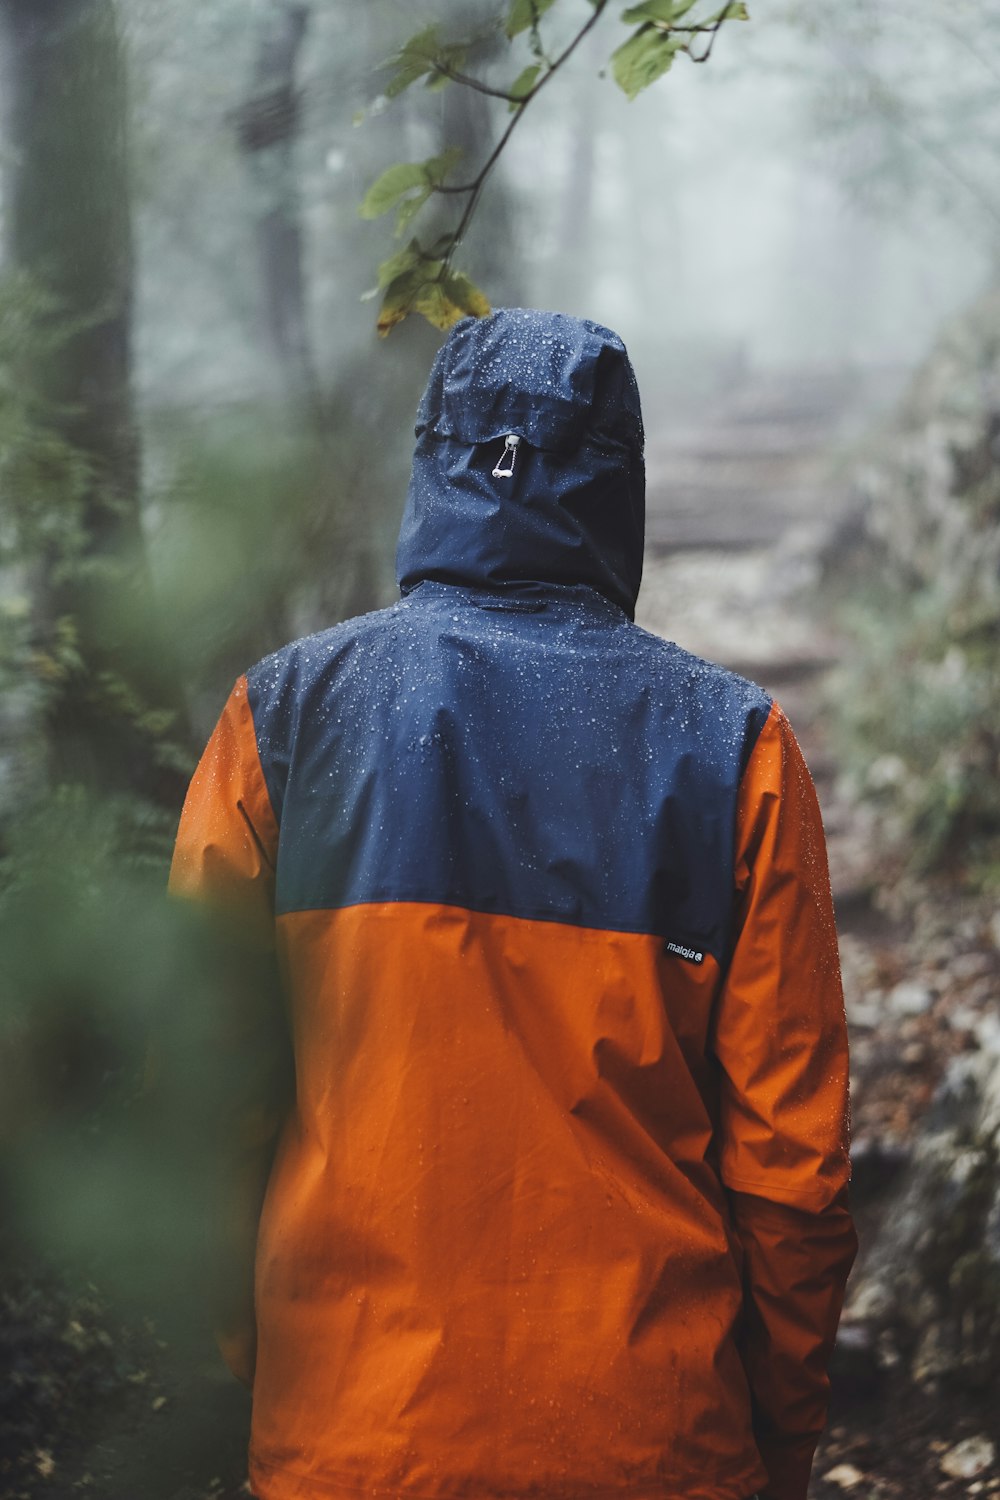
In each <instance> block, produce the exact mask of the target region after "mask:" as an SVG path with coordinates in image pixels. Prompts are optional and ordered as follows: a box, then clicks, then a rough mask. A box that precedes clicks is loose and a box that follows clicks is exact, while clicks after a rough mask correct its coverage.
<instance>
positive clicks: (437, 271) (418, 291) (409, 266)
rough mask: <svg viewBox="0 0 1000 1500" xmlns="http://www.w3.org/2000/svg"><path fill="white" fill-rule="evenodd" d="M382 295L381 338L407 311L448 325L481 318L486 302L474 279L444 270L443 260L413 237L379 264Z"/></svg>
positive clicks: (484, 315)
mask: <svg viewBox="0 0 1000 1500" xmlns="http://www.w3.org/2000/svg"><path fill="white" fill-rule="evenodd" d="M379 283H380V285H382V286H384V288H385V296H384V297H383V299H382V306H381V308H380V309H379V315H378V333H379V337H380V338H385V336H386V334H388V333H390V332H391V330H392V329H393V328H395V326H396V324H397V323H401V322H402V321H403V319H404V318H406V317H408V316H409V314H410V313H412V312H416V313H420V314H421V315H422V316H423V317H425V318H426V319H427V321H428V323H432V324H433V325H434V327H435V328H441V329H444V328H450V327H451V326H452V324H453V323H457V322H458V320H459V319H460V318H468V317H473V318H484V317H486V315H487V314H488V313H489V311H490V304H489V302H488V301H487V299H486V297H485V296H484V295H483V293H482V292H481V291H480V289H479V287H477V286H476V285H475V283H474V282H472V281H470V280H469V278H468V276H465V275H463V274H462V273H461V272H459V271H452V272H450V273H448V274H447V275H445V274H444V263H443V261H441V260H436V259H434V258H433V257H432V256H431V255H429V254H427V253H426V252H425V251H423V250H422V249H421V247H420V245H419V244H418V243H417V241H416V240H411V241H410V243H409V245H408V246H407V247H406V249H405V250H401V251H400V253H399V254H398V255H394V256H393V257H392V258H391V260H387V261H386V262H385V264H384V265H382V266H380V267H379Z"/></svg>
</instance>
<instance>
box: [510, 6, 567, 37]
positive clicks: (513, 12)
mask: <svg viewBox="0 0 1000 1500" xmlns="http://www.w3.org/2000/svg"><path fill="white" fill-rule="evenodd" d="M555 3H556V0H511V7H510V12H509V13H508V16H507V24H506V26H505V27H504V30H505V31H506V33H507V39H508V41H513V39H514V37H516V36H520V34H521V32H522V31H528V30H529V29H534V28H535V27H537V25H538V23H539V21H540V20H541V18H542V16H544V14H545V12H546V11H547V10H551V9H552V7H553V5H555Z"/></svg>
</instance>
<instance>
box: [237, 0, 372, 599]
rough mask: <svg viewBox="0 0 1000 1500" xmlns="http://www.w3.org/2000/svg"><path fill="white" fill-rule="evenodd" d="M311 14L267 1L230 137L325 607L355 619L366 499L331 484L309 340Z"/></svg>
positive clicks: (327, 421) (364, 573)
mask: <svg viewBox="0 0 1000 1500" xmlns="http://www.w3.org/2000/svg"><path fill="white" fill-rule="evenodd" d="M311 9H312V7H311V5H309V4H307V3H304V0H265V3H264V5H263V7H262V11H261V15H260V19H259V21H258V29H257V51H256V57H255V60H254V69H253V76H252V78H251V81H250V88H249V92H248V94H247V98H246V100H245V102H244V104H243V106H242V108H241V109H240V110H239V112H238V116H237V129H238V133H239V142H240V147H241V149H242V150H243V152H244V153H245V155H246V158H247V162H248V166H249V170H250V178H251V183H252V186H253V192H254V200H255V208H254V232H255V235H256V239H257V259H258V265H259V267H260V294H261V305H262V312H263V322H264V327H265V330H266V335H267V342H268V347H269V349H270V353H271V356H272V358H273V359H274V362H275V366H276V368H277V370H278V372H280V396H281V399H282V400H283V401H284V402H285V403H286V405H287V406H288V409H289V411H290V413H291V415H292V419H293V421H294V422H295V423H296V425H297V426H298V428H299V430H300V433H301V438H302V441H303V443H305V444H306V445H307V446H308V447H309V448H310V449H311V451H312V454H313V457H314V459H315V464H316V477H315V481H314V485H313V488H314V490H315V501H314V504H315V507H316V511H317V514H316V517H315V525H316V527H317V530H318V531H320V532H322V531H324V530H326V529H327V527H326V522H325V518H326V515H327V513H334V514H335V515H336V531H337V539H336V548H335V555H336V558H337V567H336V575H337V576H336V579H335V581H334V582H335V587H334V588H333V590H332V593H333V596H334V598H333V601H332V608H333V611H334V613H335V614H337V615H340V616H347V615H353V614H362V613H364V611H365V610H368V609H371V608H373V607H374V605H375V603H376V602H377V600H376V593H377V589H376V584H375V570H374V566H373V547H374V545H375V543H374V541H373V538H372V536H371V528H372V516H371V508H370V505H369V504H368V497H367V494H366V493H364V492H356V491H355V490H354V489H353V488H352V487H351V486H345V485H342V484H340V483H339V482H338V479H337V478H335V476H336V475H337V465H336V463H335V453H334V451H333V450H334V445H333V438H332V428H331V412H330V411H329V410H328V402H327V401H326V400H325V399H324V395H323V392H322V390H321V388H320V382H319V378H318V375H317V372H316V360H315V355H314V351H313V345H312V340H311V338H310V334H309V310H308V285H307V280H306V273H305V266H304V254H305V235H304V232H303V228H302V207H301V195H300V191H299V181H298V170H297V162H296V149H295V147H296V141H297V138H298V134H299V127H300V105H301V90H300V86H299V83H298V79H297V73H298V69H299V64H300V60H301V54H302V47H303V44H304V42H305V39H306V33H307V30H308V27H309V21H310V14H311ZM350 20H351V18H350V17H349V16H348V15H347V14H345V15H344V24H345V25H347V24H350ZM334 485H336V488H334V487H333V486H334ZM326 592H328V590H324V593H326ZM316 623H320V622H316Z"/></svg>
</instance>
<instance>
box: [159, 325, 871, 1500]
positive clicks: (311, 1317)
mask: <svg viewBox="0 0 1000 1500" xmlns="http://www.w3.org/2000/svg"><path fill="white" fill-rule="evenodd" d="M416 435H417V443H416V451H415V456H414V461H413V472H412V480H411V483H410V488H409V494H408V499H407V504H406V510H405V515H404V518H403V523H402V531H401V535H400V540H399V548H398V557H397V561H398V578H399V585H400V589H401V598H400V600H399V602H398V603H396V604H394V605H393V606H392V607H390V608H387V609H383V610H379V611H376V612H374V613H372V614H368V615H365V616H363V617H361V618H356V619H351V620H347V621H345V622H344V623H342V624H339V625H336V626H335V627H334V628H332V629H330V630H326V631H323V632H321V633H320V634H317V635H313V636H310V637H309V638H307V639H305V640H300V641H297V642H295V643H293V644H292V645H289V646H286V647H285V648H284V649H283V650H279V651H277V652H276V653H275V654H274V655H272V656H269V657H267V658H266V659H265V660H264V661H262V662H261V663H259V664H258V665H257V666H255V667H254V668H253V669H252V670H251V671H249V672H248V673H247V674H246V676H245V677H243V678H241V679H240V680H239V681H238V682H237V684H236V686H235V688H234V689H233V692H232V694H231V696H230V698H229V700H228V702H227V704H226V706H225V708H224V709H223V712H222V717H221V719H220V720H219V723H218V726H217V728H216V729H215V732H214V734H213V735H212V738H211V740H210V742H209V745H208V748H207V749H206V751H205V754H204V757H203V759H202V761H201V763H200V765H199V767H198V770H197V772H196V774H195V777H194V780H193V782H192V784H191V788H190V791H189V794H188V797H187V800H186V803H185V806H184V811H183V816H182V819H181V825H180V831H179V834H178V839H177V846H176V853H175V858H174V863H173V870H172V884H173V888H174V889H175V890H176V891H178V892H180V893H182V894H186V895H189V896H193V897H196V898H198V899H201V900H208V901H214V902H216V903H217V904H222V905H226V906H228V907H230V908H233V907H235V908H237V909H238V910H239V912H240V913H241V920H242V921H244V923H245V924H247V925H248V926H249V927H252V928H253V929H254V930H255V931H256V932H257V934H258V935H259V941H260V942H262V943H268V944H273V945H274V948H275V950H276V952H277V955H278V958H279V961H280V966H281V972H282V975H283V984H284V993H285V996H286V1004H287V1010H288V1018H289V1026H290V1031H291V1036H292V1040H293V1044H294V1063H295V1081H294V1098H293V1100H292V1102H291V1104H290V1106H289V1108H288V1110H287V1112H286V1113H285V1114H284V1116H283V1117H281V1118H275V1119H274V1120H273V1121H272V1126H273V1133H274V1135H275V1138H276V1146H274V1148H273V1164H270V1165H269V1175H268V1177H267V1186H266V1196H265V1198H264V1201H263V1207H262V1209H261V1211H260V1217H259V1225H257V1224H256V1223H254V1224H253V1226H252V1227H253V1231H254V1232H255V1233H256V1249H255V1264H254V1281H255V1284H254V1292H253V1298H252V1305H251V1301H250V1298H249V1296H248V1297H247V1298H246V1303H247V1305H246V1307H245V1308H244V1309H243V1314H242V1316H241V1317H236V1316H235V1314H234V1315H233V1316H231V1318H230V1320H229V1323H228V1325H227V1326H226V1327H224V1328H222V1329H221V1331H220V1342H221V1344H222V1347H223V1349H224V1352H225V1353H226V1355H227V1357H228V1359H229V1361H230V1364H231V1366H232V1368H233V1369H234V1371H235V1372H236V1373H237V1374H238V1375H240V1376H241V1377H242V1378H243V1379H244V1380H245V1381H246V1382H247V1383H248V1384H251V1385H252V1390H253V1406H252V1424H251V1439H250V1477H251V1484H252V1487H253V1490H254V1492H255V1494H257V1495H258V1496H260V1497H262V1500H307V1497H308V1500H313V1497H315V1500H320V1497H327V1500H328V1497H331V1496H332V1497H340V1496H343V1497H345V1500H346V1497H348V1496H353V1495H361V1494H364V1495H366V1496H374V1497H389V1496H392V1497H393V1500H406V1497H413V1500H417V1497H420V1500H458V1497H463V1496H468V1497H470V1500H473V1497H474V1500H494V1497H495V1500H500V1497H504V1500H520V1497H524V1500H527V1497H529V1496H539V1495H544V1496H546V1497H547V1500H584V1497H594V1500H612V1497H617V1496H622V1497H629V1500H653V1497H656V1500H682V1497H683V1500H747V1497H748V1496H750V1495H752V1494H753V1493H754V1492H757V1493H758V1494H759V1495H760V1496H761V1497H762V1500H804V1497H805V1495H806V1488H807V1484H808V1478H809V1473H810V1467H811V1463H812V1458H813V1452H814V1448H815V1445H816V1442H817V1438H818V1436H819V1434H820V1432H821V1430H822V1428H823V1425H824V1420H825V1410H826V1405H827V1396H828V1383H827V1373H826V1372H827V1364H828V1359H829V1356H830V1352H831V1346H832V1343H833V1339H834V1334H835V1329H836V1325H837V1321H838V1317H839V1310H840V1305H841V1300H842V1295H843V1289H844V1283H845V1280H846V1277H847V1273H848V1270H849V1268H850V1265H851V1262H852V1258H853V1256H854V1253H855V1245H856V1241H855V1236H854V1230H853V1227H852V1222H851V1216H850V1212H849V1207H848V1202H847V1182H848V1175H849V1166H848V1140H847V1130H848V1124H847V1121H848V1096H847V1082H848V1072H847V1047H846V1032H845V1021H844V1009H843V1000H842V995H841V988H840V980H839V967H838V957H837V943H836V935H835V930H834V919H833V912H832V903H831V896H830V887H829V879H828V875H827V864H826V855H825V848H824V840H823V832H822V827H821V823H820V816H819V811H818V808H817V803H816V797H815V793H814V790H813V786H812V783H811V781H810V778H809V774H808V772H807V770H806V768H805V765H804V763H803V760H802V756H801V753H800V751H799V748H798V746H797V744H796V740H795V738H794V736H793V733H792V731H791V729H790V728H789V725H788V721H787V720H786V718H785V717H784V715H783V714H782V712H781V710H780V708H779V707H778V705H777V704H776V703H774V702H772V701H771V700H770V698H769V697H768V696H767V695H766V694H765V693H764V692H763V691H762V690H761V689H760V688H759V687H756V686H754V685H753V684H752V683H750V682H747V681H745V680H744V679H742V678H740V677H737V676H735V675H733V674H732V673H730V672H728V671H725V670H723V669H722V668H721V667H718V666H713V665H710V664H708V663H706V662H704V661H700V660H698V659H696V658H695V657H693V656H691V655H689V654H688V653H687V652H685V651H684V650H682V649H680V648H679V647H678V646H677V645H674V644H671V643H670V642H668V641H665V640H661V639H659V638H657V637H654V636H652V635H649V634H647V633H646V632H645V631H643V630H642V629H640V628H638V627H637V626H636V625H635V624H634V623H633V613H634V608H635V602H636V595H637V592H638V588H639V580H640V574H641V568H642V551H643V526H644V468H643V429H642V420H641V415H640V406H639V397H638V392H637V389H636V384H635V379H634V375H633V372H632V368H631V365H630V363H629V360H628V356H627V354H626V351H625V348H624V346H623V345H622V343H621V341H620V340H619V339H618V337H617V336H616V335H615V334H614V333H612V332H610V331H609V330H608V329H606V328H603V327H600V326H599V325H598V324H596V323H593V322H589V321H587V320H579V319H576V318H571V317H566V316H562V315H559V314H552V313H542V312H535V311H527V310H523V309H520V310H519V309H504V310H501V311H497V312H495V313H493V314H492V315H491V316H489V317H486V318H484V319H482V320H479V321H477V320H473V319H466V320H464V321H462V322H460V323H458V324H457V325H456V326H455V327H454V328H453V329H452V331H451V333H450V335H449V336H448V338H447V340H446V342H445V343H444V345H443V347H442V348H441V350H440V352H439V354H438V356H437V358H436V360H435V362H434V366H433V369H432V372H431V376H430V381H429V384H428V387H427V390H426V392H425V394H424V397H423V400H422V402H421V404H420V408H419V413H418V419H417V426H416ZM255 1118H256V1124H255V1126H254V1129H253V1131H252V1137H253V1139H252V1146H253V1149H254V1150H257V1151H258V1152H259V1153H261V1159H262V1160H263V1159H264V1158H265V1156H266V1154H267V1151H268V1150H269V1149H270V1147H269V1144H268V1136H269V1130H268V1129H266V1128H262V1126H261V1120H262V1119H264V1118H265V1116H263V1115H261V1114H260V1113H259V1112H258V1115H257V1116H256V1117H255ZM239 1279H240V1278H239V1276H238V1275H237V1276H234V1283H235V1284H238V1283H239Z"/></svg>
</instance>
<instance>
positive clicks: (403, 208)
mask: <svg viewBox="0 0 1000 1500" xmlns="http://www.w3.org/2000/svg"><path fill="white" fill-rule="evenodd" d="M432 191H433V189H431V188H429V187H425V188H421V190H420V192H419V193H414V194H413V195H412V197H410V198H404V199H403V201H402V203H401V204H400V205H399V212H398V213H397V214H396V237H397V239H398V238H399V236H400V235H402V234H404V233H405V231H406V229H407V228H408V227H409V225H410V224H412V222H413V220H414V219H415V218H416V216H417V214H418V213H419V212H420V210H421V209H422V208H423V206H424V204H425V203H426V202H427V200H428V198H429V197H430V195H431V192H432Z"/></svg>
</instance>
